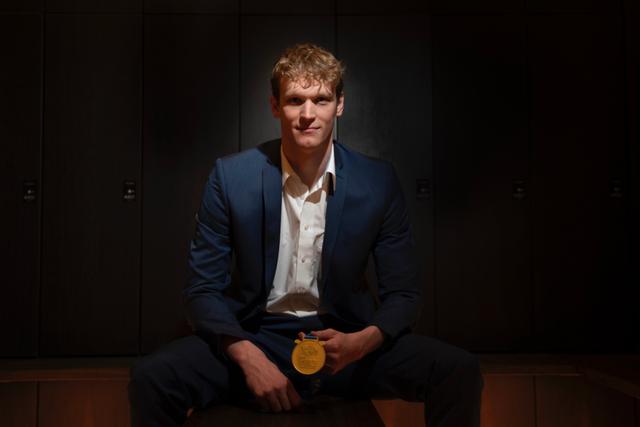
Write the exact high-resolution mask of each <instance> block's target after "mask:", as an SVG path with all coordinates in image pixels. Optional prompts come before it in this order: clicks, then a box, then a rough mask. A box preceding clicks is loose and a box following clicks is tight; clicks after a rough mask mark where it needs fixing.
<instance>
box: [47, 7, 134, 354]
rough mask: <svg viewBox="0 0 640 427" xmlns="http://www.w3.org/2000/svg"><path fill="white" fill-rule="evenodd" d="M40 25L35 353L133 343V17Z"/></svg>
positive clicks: (94, 350)
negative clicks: (129, 184)
mask: <svg viewBox="0 0 640 427" xmlns="http://www.w3.org/2000/svg"><path fill="white" fill-rule="evenodd" d="M46 28H47V31H46V44H47V51H46V70H45V76H46V82H45V85H46V86H45V87H46V91H45V92H46V93H45V139H44V189H43V194H44V199H43V203H44V210H45V214H44V221H43V226H44V229H43V264H42V274H43V279H42V298H41V301H42V311H41V337H40V338H41V341H40V344H41V350H42V351H41V354H43V355H63V354H66V355H80V354H82V355H90V354H96V355H97V354H103V355H117V354H131V353H136V352H137V349H138V288H139V277H140V272H139V265H140V207H139V201H138V200H137V199H136V200H133V201H124V199H123V193H124V182H125V181H134V182H135V183H137V189H136V190H137V192H138V197H139V195H140V107H141V100H140V89H141V86H140V54H141V40H140V39H141V34H142V33H141V23H140V20H139V19H138V18H136V17H129V16H126V15H119V16H118V15H111V16H109V15H103V16H98V15H91V16H82V15H51V16H49V17H48V18H47V27H46Z"/></svg>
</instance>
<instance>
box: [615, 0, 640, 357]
mask: <svg viewBox="0 0 640 427" xmlns="http://www.w3.org/2000/svg"><path fill="white" fill-rule="evenodd" d="M625 12H626V11H625V7H624V3H623V1H622V0H621V1H620V15H621V17H620V20H619V21H618V24H619V25H620V32H619V34H618V35H619V37H620V43H621V49H622V50H621V52H620V53H621V55H620V56H621V60H622V76H621V78H622V90H623V91H624V98H623V105H622V136H623V138H624V142H623V144H624V150H623V152H624V157H625V159H626V162H625V163H624V166H623V167H624V168H625V169H624V171H623V173H622V174H621V175H622V176H623V178H622V179H623V181H622V191H623V199H622V209H623V218H624V225H623V227H624V229H625V230H626V231H627V232H625V233H624V236H625V237H624V245H625V248H624V250H625V259H624V263H623V266H624V268H625V270H627V271H629V272H630V271H631V259H632V258H633V255H632V254H633V253H634V250H633V248H634V244H633V239H632V238H630V236H633V232H632V230H633V226H632V223H633V221H632V212H633V208H632V207H633V202H632V200H633V199H630V198H629V195H631V194H632V192H630V191H629V190H628V189H629V188H633V184H631V182H632V179H633V178H632V177H633V175H634V174H633V150H632V148H631V135H632V132H631V129H630V127H631V120H630V115H631V111H632V110H631V108H630V104H631V102H632V101H631V96H632V95H631V94H630V93H629V89H630V87H629V79H631V76H630V73H629V62H630V61H629V58H628V55H629V50H628V48H629V46H628V45H627V40H628V35H629V33H628V30H629V29H628V27H627V24H628V22H629V20H628V19H627V15H626V14H625ZM611 178H612V177H609V179H611ZM629 184H631V185H629ZM625 188H626V189H627V191H625ZM625 192H626V193H627V196H626V197H624V193H625ZM624 276H625V277H626V276H627V275H626V274H625V275H624ZM630 296H631V297H632V296H633V294H632V295H630ZM635 317H636V318H637V317H638V315H637V314H636V316H635ZM638 320H640V319H638ZM632 321H633V317H632ZM639 345H640V343H638V342H631V343H629V346H628V347H627V350H628V351H638V350H640V349H639V348H638V346H639Z"/></svg>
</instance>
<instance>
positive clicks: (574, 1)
mask: <svg viewBox="0 0 640 427" xmlns="http://www.w3.org/2000/svg"><path fill="white" fill-rule="evenodd" d="M525 1H526V4H527V10H528V11H529V12H535V13H553V14H559V13H589V14H594V15H602V14H619V13H620V12H621V8H622V5H621V3H622V1H621V0H525Z"/></svg>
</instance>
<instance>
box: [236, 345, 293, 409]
mask: <svg viewBox="0 0 640 427" xmlns="http://www.w3.org/2000/svg"><path fill="white" fill-rule="evenodd" d="M223 346H224V350H225V352H226V353H227V355H228V356H229V358H231V360H233V361H234V362H235V363H237V364H238V366H240V368H241V369H242V372H244V376H245V380H246V382H247V387H248V388H249V391H250V392H251V393H252V394H253V395H254V396H255V397H256V400H257V401H258V404H259V405H260V407H261V408H262V409H263V410H265V411H271V412H280V411H290V410H291V409H295V408H297V407H299V406H300V404H301V403H302V399H300V396H299V395H298V392H297V391H296V389H295V388H294V387H293V384H292V383H291V381H290V380H289V378H287V377H286V376H285V375H284V374H283V373H282V372H280V369H278V367H277V366H276V365H275V364H274V363H273V362H271V361H270V360H269V359H268V358H267V356H266V355H265V354H264V353H263V352H262V350H260V349H259V348H258V347H257V346H256V345H255V344H253V343H252V342H251V341H248V340H240V339H237V338H233V337H225V338H224V339H223Z"/></svg>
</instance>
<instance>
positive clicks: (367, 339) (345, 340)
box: [299, 326, 384, 375]
mask: <svg viewBox="0 0 640 427" xmlns="http://www.w3.org/2000/svg"><path fill="white" fill-rule="evenodd" d="M311 335H313V336H316V337H318V339H320V340H321V341H324V350H325V352H326V356H327V357H326V361H325V367H324V369H323V370H324V372H327V373H329V374H331V375H333V374H335V373H337V372H340V371H341V370H342V369H344V367H345V366H347V365H348V364H350V363H353V362H355V361H357V360H360V359H362V358H363V357H364V356H366V355H367V354H369V353H370V352H372V351H373V350H375V349H376V348H378V347H380V345H382V342H383V341H384V336H383V334H382V332H381V331H380V329H379V328H378V327H377V326H367V327H366V328H364V329H363V330H361V331H358V332H352V333H343V332H340V331H336V330H335V329H323V330H321V331H312V332H311ZM299 336H300V338H301V339H302V337H303V336H304V334H303V333H302V332H300V334H299Z"/></svg>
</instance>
